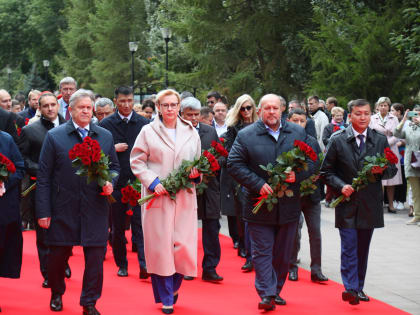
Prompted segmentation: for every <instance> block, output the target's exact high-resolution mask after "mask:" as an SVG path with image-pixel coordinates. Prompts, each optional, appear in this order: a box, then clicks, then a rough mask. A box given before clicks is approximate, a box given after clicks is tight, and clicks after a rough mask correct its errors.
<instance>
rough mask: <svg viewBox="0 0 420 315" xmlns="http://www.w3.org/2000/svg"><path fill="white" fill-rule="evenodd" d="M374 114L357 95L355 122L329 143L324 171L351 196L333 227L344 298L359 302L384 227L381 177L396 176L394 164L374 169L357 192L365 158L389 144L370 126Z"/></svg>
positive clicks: (334, 185)
mask: <svg viewBox="0 0 420 315" xmlns="http://www.w3.org/2000/svg"><path fill="white" fill-rule="evenodd" d="M371 115H372V112H371V108H370V104H369V103H368V101H366V100H363V99H359V100H355V101H352V102H351V103H350V106H349V119H350V120H351V125H350V126H348V127H347V128H346V129H344V130H341V131H337V132H336V133H335V134H333V135H332V136H331V138H330V141H329V142H328V146H327V152H326V154H325V159H324V161H323V163H322V166H321V174H322V175H324V177H325V181H326V183H327V184H328V185H329V186H331V188H332V189H334V191H335V192H336V194H343V195H344V196H345V197H347V198H349V199H350V200H349V201H346V200H344V201H343V202H341V203H340V204H339V205H338V206H337V207H336V208H335V227H336V228H338V229H339V231H340V239H341V278H342V280H343V284H344V287H345V289H346V290H345V291H344V292H343V293H342V299H343V301H348V302H349V303H350V304H352V305H354V304H359V301H365V302H368V301H369V297H368V296H367V295H366V294H365V293H364V292H363V287H364V283H365V277H366V270H367V262H368V256H369V247H370V241H371V239H372V234H373V229H375V228H380V227H383V226H384V212H383V208H382V203H383V197H384V196H383V191H382V183H381V180H382V179H389V178H392V177H394V176H395V174H396V173H397V168H396V167H395V165H393V164H392V165H391V166H389V167H385V168H381V167H379V166H377V167H374V168H373V169H372V174H373V181H370V180H369V184H368V185H367V187H365V188H363V189H361V190H359V191H354V189H353V188H352V185H351V184H352V181H353V178H356V177H357V173H358V172H359V171H360V170H362V168H363V166H364V161H365V157H367V156H375V155H376V154H377V153H379V154H383V153H384V149H385V148H389V144H388V140H387V138H386V136H384V135H382V134H380V133H378V132H377V131H375V130H373V129H370V128H369V123H370V117H371Z"/></svg>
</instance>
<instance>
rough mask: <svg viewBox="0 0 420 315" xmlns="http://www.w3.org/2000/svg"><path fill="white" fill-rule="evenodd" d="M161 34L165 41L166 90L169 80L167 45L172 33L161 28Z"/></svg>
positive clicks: (165, 28) (167, 29)
mask: <svg viewBox="0 0 420 315" xmlns="http://www.w3.org/2000/svg"><path fill="white" fill-rule="evenodd" d="M160 31H161V32H162V37H163V39H164V40H165V44H166V73H165V87H166V88H168V86H169V80H168V64H169V58H168V43H169V41H170V40H171V36H172V32H171V30H170V29H169V28H167V27H162V28H161V29H160Z"/></svg>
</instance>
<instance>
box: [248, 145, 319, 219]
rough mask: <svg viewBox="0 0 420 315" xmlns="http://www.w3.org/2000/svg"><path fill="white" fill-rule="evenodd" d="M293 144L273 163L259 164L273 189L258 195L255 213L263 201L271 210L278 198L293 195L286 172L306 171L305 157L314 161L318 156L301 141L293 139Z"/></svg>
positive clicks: (253, 211)
mask: <svg viewBox="0 0 420 315" xmlns="http://www.w3.org/2000/svg"><path fill="white" fill-rule="evenodd" d="M293 145H294V148H293V149H292V150H290V151H288V152H283V153H282V154H281V155H279V156H278V157H277V159H276V164H275V165H273V164H271V163H269V164H267V166H263V165H260V167H261V168H262V169H263V170H265V171H266V172H267V173H268V175H269V178H268V181H267V182H268V184H269V185H270V186H271V188H272V189H273V193H272V194H269V195H261V196H260V197H258V199H257V202H256V203H255V204H254V209H253V210H252V213H254V214H256V213H257V212H258V211H259V210H260V208H261V206H262V205H263V204H264V203H266V204H267V209H268V211H271V210H273V207H274V205H275V204H277V203H278V198H283V197H284V196H286V197H293V195H294V194H293V190H291V189H289V183H287V182H286V178H287V175H288V173H290V172H291V171H294V172H301V171H302V170H305V171H306V170H308V162H307V159H308V158H309V159H311V160H312V161H314V162H315V161H316V159H317V158H318V157H317V155H316V153H315V151H314V150H313V149H312V148H311V147H310V146H309V145H307V144H306V143H304V142H303V141H299V140H295V142H294V144H293Z"/></svg>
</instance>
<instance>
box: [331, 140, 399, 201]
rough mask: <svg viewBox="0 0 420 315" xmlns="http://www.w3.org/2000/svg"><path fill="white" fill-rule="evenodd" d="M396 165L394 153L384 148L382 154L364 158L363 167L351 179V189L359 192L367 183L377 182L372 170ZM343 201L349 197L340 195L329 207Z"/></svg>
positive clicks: (396, 158) (396, 160)
mask: <svg viewBox="0 0 420 315" xmlns="http://www.w3.org/2000/svg"><path fill="white" fill-rule="evenodd" d="M397 163H398V157H397V156H396V155H395V154H394V152H392V151H391V149H390V148H385V150H384V153H383V154H380V153H377V154H376V155H374V156H366V157H365V161H364V166H363V168H362V170H361V171H359V172H358V173H357V177H356V178H353V182H352V184H351V187H352V188H353V189H354V190H355V191H359V190H361V189H363V188H365V187H367V186H368V185H369V183H374V182H376V181H377V180H378V179H377V178H376V176H375V174H374V173H373V172H372V170H373V169H377V168H379V167H380V168H381V169H382V171H383V170H385V169H386V168H387V167H388V166H389V165H391V164H397ZM344 199H346V200H347V201H349V200H350V197H349V198H346V197H345V196H344V195H341V196H340V197H338V198H337V199H335V200H334V201H333V202H331V204H330V207H331V208H335V207H337V206H338V205H339V204H340V202H342V201H343V200H344Z"/></svg>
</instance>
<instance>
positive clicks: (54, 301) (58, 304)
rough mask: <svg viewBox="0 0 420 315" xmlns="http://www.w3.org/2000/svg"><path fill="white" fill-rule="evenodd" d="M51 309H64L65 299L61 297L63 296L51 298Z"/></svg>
mask: <svg viewBox="0 0 420 315" xmlns="http://www.w3.org/2000/svg"><path fill="white" fill-rule="evenodd" d="M50 309H51V310H52V311H53V312H60V311H61V310H62V309H63V300H62V299H61V296H56V297H53V298H51V301H50Z"/></svg>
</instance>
